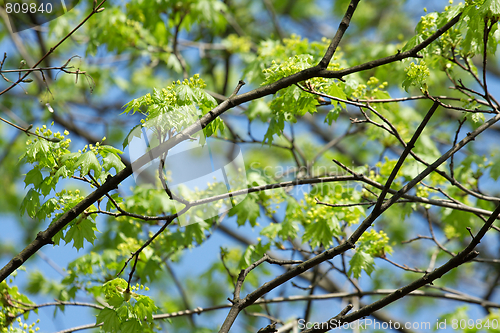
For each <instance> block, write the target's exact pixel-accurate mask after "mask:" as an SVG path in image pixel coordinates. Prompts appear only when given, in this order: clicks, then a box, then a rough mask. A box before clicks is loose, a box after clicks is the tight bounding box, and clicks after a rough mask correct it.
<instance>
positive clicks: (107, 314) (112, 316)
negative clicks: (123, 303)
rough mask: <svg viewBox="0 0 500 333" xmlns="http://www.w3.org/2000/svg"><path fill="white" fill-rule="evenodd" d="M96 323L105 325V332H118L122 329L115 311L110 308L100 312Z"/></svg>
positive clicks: (103, 327)
mask: <svg viewBox="0 0 500 333" xmlns="http://www.w3.org/2000/svg"><path fill="white" fill-rule="evenodd" d="M95 323H96V324H100V323H103V325H102V329H103V330H104V331H105V332H118V330H119V329H120V318H119V317H118V315H117V314H116V312H115V311H114V310H112V309H109V308H104V309H102V310H101V312H99V315H97V318H96V321H95Z"/></svg>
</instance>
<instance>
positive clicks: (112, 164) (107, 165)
mask: <svg viewBox="0 0 500 333" xmlns="http://www.w3.org/2000/svg"><path fill="white" fill-rule="evenodd" d="M102 162H103V163H102V167H103V168H104V170H105V171H109V170H111V168H115V171H116V173H118V172H120V171H121V170H123V169H125V164H123V162H122V160H121V159H120V158H119V157H118V156H117V155H116V154H108V155H107V156H106V157H103V159H102Z"/></svg>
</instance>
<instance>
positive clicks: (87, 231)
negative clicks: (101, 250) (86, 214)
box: [64, 219, 97, 250]
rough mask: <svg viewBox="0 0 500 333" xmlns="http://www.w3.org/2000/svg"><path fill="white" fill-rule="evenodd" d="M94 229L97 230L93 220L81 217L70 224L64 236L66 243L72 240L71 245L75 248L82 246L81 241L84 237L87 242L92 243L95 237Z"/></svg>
mask: <svg viewBox="0 0 500 333" xmlns="http://www.w3.org/2000/svg"><path fill="white" fill-rule="evenodd" d="M95 231H97V228H96V225H95V222H93V221H91V220H89V219H82V220H81V221H78V222H76V223H75V224H73V226H71V228H70V229H69V230H68V231H67V232H66V235H65V236H64V241H65V242H66V243H69V242H71V240H73V247H74V248H76V249H77V250H79V249H81V248H83V241H84V240H85V239H86V240H87V241H88V242H89V243H91V244H94V240H95V239H96V236H95Z"/></svg>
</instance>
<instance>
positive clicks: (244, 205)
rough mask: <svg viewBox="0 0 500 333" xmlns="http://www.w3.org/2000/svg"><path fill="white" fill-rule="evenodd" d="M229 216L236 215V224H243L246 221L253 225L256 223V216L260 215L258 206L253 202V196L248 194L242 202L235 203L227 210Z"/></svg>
mask: <svg viewBox="0 0 500 333" xmlns="http://www.w3.org/2000/svg"><path fill="white" fill-rule="evenodd" d="M228 215H229V216H234V215H237V216H238V218H237V220H236V222H237V223H238V225H240V226H241V225H244V224H245V222H246V221H249V222H250V225H251V226H252V227H254V226H255V225H256V223H257V218H258V217H259V216H260V207H259V205H258V204H257V203H256V202H255V200H254V198H253V196H251V195H248V196H247V197H246V198H245V199H244V200H243V201H242V202H240V203H239V204H237V205H236V206H235V207H233V208H232V209H231V210H230V211H229V214H228Z"/></svg>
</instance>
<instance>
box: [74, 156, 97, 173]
mask: <svg viewBox="0 0 500 333" xmlns="http://www.w3.org/2000/svg"><path fill="white" fill-rule="evenodd" d="M75 166H76V167H81V169H80V172H81V176H82V177H83V176H85V175H87V174H88V173H89V171H90V170H94V177H100V176H101V170H102V168H101V164H100V163H99V161H98V160H97V157H96V156H95V154H94V152H93V151H91V150H89V151H88V152H86V153H84V154H82V156H80V157H79V158H78V160H77V161H76V165H75Z"/></svg>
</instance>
